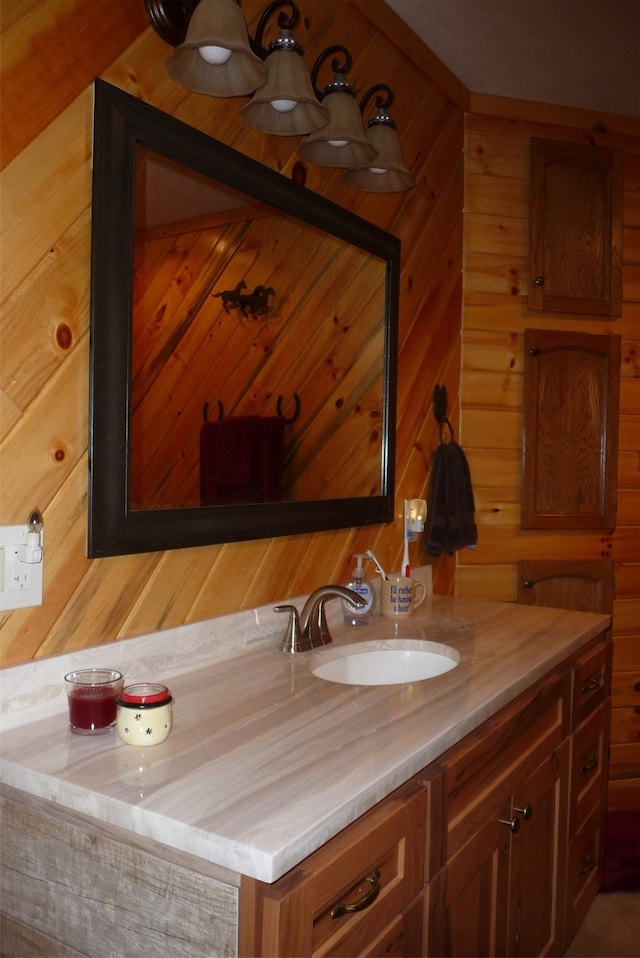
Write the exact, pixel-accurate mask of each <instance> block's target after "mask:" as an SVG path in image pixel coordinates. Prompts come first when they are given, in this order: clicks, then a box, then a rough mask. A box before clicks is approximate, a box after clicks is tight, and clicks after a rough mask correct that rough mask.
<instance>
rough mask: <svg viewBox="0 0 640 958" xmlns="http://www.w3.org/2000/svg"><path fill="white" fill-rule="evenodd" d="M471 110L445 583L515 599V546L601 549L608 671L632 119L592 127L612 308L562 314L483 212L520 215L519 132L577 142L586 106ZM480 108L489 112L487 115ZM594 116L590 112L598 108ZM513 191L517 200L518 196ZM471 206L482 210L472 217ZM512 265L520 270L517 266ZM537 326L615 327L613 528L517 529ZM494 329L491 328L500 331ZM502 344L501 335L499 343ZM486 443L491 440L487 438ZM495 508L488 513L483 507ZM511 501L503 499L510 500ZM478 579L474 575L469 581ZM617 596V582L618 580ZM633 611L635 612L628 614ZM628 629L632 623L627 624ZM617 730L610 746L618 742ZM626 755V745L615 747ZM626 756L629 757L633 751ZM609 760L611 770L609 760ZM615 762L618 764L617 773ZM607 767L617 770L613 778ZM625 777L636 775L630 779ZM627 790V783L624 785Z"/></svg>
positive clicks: (628, 465)
mask: <svg viewBox="0 0 640 958" xmlns="http://www.w3.org/2000/svg"><path fill="white" fill-rule="evenodd" d="M471 102H472V112H471V113H470V114H468V115H467V117H466V141H465V149H466V153H465V157H466V162H465V251H464V261H465V294H464V306H463V368H462V374H461V395H462V437H463V442H464V441H465V436H466V437H468V438H467V442H468V443H469V449H468V459H469V463H470V468H471V471H472V476H473V478H474V488H475V490H476V503H477V505H479V509H478V514H477V517H476V518H477V521H478V524H479V529H478V548H477V549H476V551H475V552H473V553H462V552H461V553H459V554H458V556H457V568H456V591H457V592H458V594H460V595H477V594H487V595H490V596H491V597H492V598H500V599H503V600H515V598H516V595H517V589H516V571H515V570H516V565H515V564H516V563H517V562H518V561H519V560H520V559H523V558H525V557H527V558H531V559H537V560H545V559H549V558H551V557H552V556H561V557H562V558H563V559H575V560H581V559H600V558H604V559H613V560H614V561H615V575H616V581H617V583H618V588H619V589H622V590H623V592H622V595H624V598H621V597H619V598H618V599H616V601H615V603H614V611H613V642H614V656H613V667H614V679H615V678H616V676H617V675H626V673H627V672H633V670H634V669H640V651H639V645H640V634H639V633H638V631H637V619H638V616H639V615H640V611H639V610H638V607H637V602H638V600H640V576H638V573H637V569H638V563H639V561H640V555H639V553H638V541H639V540H640V528H639V526H638V522H639V519H638V515H639V513H638V489H639V485H640V474H639V473H638V466H637V462H638V460H637V428H638V420H639V418H640V417H639V410H640V406H639V404H638V402H637V399H638V397H637V396H636V392H637V388H636V387H637V383H638V379H639V377H638V358H637V357H638V352H639V350H640V343H639V341H638V315H639V314H638V306H637V302H636V300H635V297H636V296H637V291H636V290H637V287H636V279H635V275H634V273H633V270H634V269H635V267H636V265H637V263H636V260H637V252H636V247H637V242H636V239H637V237H636V235H635V233H636V232H637V226H638V224H639V222H640V210H639V205H638V203H637V197H638V185H639V182H640V163H639V162H638V152H639V150H640V143H639V142H638V140H637V137H636V138H634V136H633V132H634V129H635V131H636V132H637V121H634V122H633V123H632V122H631V120H630V119H629V118H624V117H607V118H606V122H602V123H601V125H600V127H599V130H600V132H598V133H597V134H596V137H595V139H596V141H597V142H598V143H599V144H600V145H603V146H612V147H616V148H619V149H624V151H625V157H624V160H625V162H624V167H625V183H624V205H623V210H624V213H623V218H624V222H625V229H626V232H627V233H630V232H632V231H634V232H633V235H632V236H631V238H630V239H628V240H627V248H626V250H624V263H625V267H624V274H623V284H624V286H623V306H622V315H621V316H620V318H619V319H616V320H614V321H612V320H610V319H598V318H593V317H591V316H589V317H582V318H581V317H574V316H571V315H564V316H563V315H561V314H557V313H551V312H546V313H544V312H543V313H539V314H537V315H535V319H533V316H534V314H533V313H531V312H530V311H529V309H528V306H527V303H526V299H525V297H526V294H527V285H528V283H527V278H526V270H527V263H528V251H527V250H526V249H525V250H524V255H523V256H522V257H518V256H514V257H513V258H508V257H507V256H504V255H501V254H500V252H496V250H497V248H498V246H499V241H500V236H499V235H496V231H495V230H493V231H492V229H491V220H490V219H489V217H491V216H493V217H494V222H499V221H500V220H501V219H502V218H503V217H508V222H509V223H511V222H512V220H521V222H522V225H523V226H524V228H525V229H526V228H527V222H528V189H529V138H530V137H532V136H536V137H538V136H543V137H555V138H557V139H561V140H564V141H568V142H576V143H587V142H589V141H590V140H591V136H592V134H593V131H594V127H593V123H592V122H591V121H592V120H593V114H591V113H586V112H584V111H568V110H566V109H564V108H562V109H559V110H556V109H555V108H549V109H547V108H546V107H543V106H542V105H541V104H537V105H535V104H516V102H515V101H509V102H507V101H504V100H495V99H493V98H478V97H477V96H476V95H472V97H471ZM489 114H491V115H489ZM601 119H602V118H601ZM518 203H519V204H520V205H521V207H520V209H519V208H518ZM479 216H482V217H483V219H480V218H479ZM523 270H524V273H523ZM534 325H535V326H536V327H537V328H540V329H545V330H561V329H572V330H576V331H581V332H589V333H593V334H596V335H606V334H609V333H618V334H619V335H620V336H621V339H622V358H621V367H620V374H621V383H620V434H621V436H622V438H621V440H620V443H619V452H618V524H617V528H616V529H615V531H614V532H613V533H611V531H610V530H603V532H602V534H601V535H598V534H597V532H594V533H572V532H562V531H559V532H553V533H552V532H535V531H528V530H520V529H519V528H518V525H519V521H518V515H517V509H518V507H519V500H520V445H521V439H520V437H519V435H518V429H517V425H516V424H517V421H518V418H519V417H521V416H522V391H521V388H520V387H519V386H517V385H516V384H517V383H518V381H519V380H521V358H520V353H521V349H522V334H523V330H524V329H525V328H526V327H527V326H534ZM501 337H502V338H501ZM509 344H510V345H509ZM496 447H497V448H496ZM503 502H504V504H505V508H504V512H501V513H492V512H491V509H492V507H494V508H496V509H500V508H501V506H502V504H503ZM514 506H515V510H514ZM479 583H481V585H479ZM618 595H619V596H620V595H621V593H620V592H619V593H618ZM633 623H635V624H633ZM630 630H633V632H631V631H630ZM627 748H628V743H624V742H621V743H619V744H618V745H614V746H613V749H614V750H615V749H619V750H623V749H627ZM623 754H624V755H625V756H626V760H627V761H629V760H630V758H631V754H632V753H629V752H625V753H622V751H621V752H620V755H621V756H622V755H623ZM633 757H634V758H637V756H636V755H635V753H634V754H633ZM624 761H625V759H624V758H623V757H620V759H619V760H617V759H616V757H615V752H612V764H611V772H610V775H611V778H612V781H611V783H610V803H611V801H612V800H613V802H614V803H616V805H615V807H625V804H627V805H628V803H629V800H630V796H631V789H630V788H629V782H628V780H627V779H624V777H623V769H624ZM616 769H620V772H618V771H616ZM625 774H626V773H625ZM616 777H618V778H619V781H616ZM634 784H635V785H636V786H637V782H635V783H634ZM636 795H637V788H636Z"/></svg>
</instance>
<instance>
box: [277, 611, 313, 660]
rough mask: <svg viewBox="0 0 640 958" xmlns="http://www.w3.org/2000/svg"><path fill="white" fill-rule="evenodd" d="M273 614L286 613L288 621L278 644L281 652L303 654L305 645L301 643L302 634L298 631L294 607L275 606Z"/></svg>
mask: <svg viewBox="0 0 640 958" xmlns="http://www.w3.org/2000/svg"><path fill="white" fill-rule="evenodd" d="M273 611H274V612H288V613H289V621H288V623H287V629H286V632H285V634H284V637H283V639H282V642H281V643H280V651H281V652H289V653H293V652H304V651H306V649H307V645H306V644H305V643H304V642H303V639H302V632H301V631H300V616H299V615H298V610H297V609H296V607H295V605H275V606H274V607H273Z"/></svg>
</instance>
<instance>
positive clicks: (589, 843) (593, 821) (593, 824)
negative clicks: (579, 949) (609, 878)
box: [565, 805, 603, 942]
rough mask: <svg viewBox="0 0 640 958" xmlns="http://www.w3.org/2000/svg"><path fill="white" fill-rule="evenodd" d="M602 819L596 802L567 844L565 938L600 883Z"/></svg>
mask: <svg viewBox="0 0 640 958" xmlns="http://www.w3.org/2000/svg"><path fill="white" fill-rule="evenodd" d="M602 829H603V820H602V809H601V807H600V805H598V806H596V807H595V808H594V809H593V810H592V812H591V814H590V815H589V817H588V818H587V819H586V821H585V822H584V823H583V825H582V827H581V828H580V830H579V831H578V833H577V834H576V836H575V837H574V838H573V839H572V841H571V842H570V844H569V857H568V874H567V909H566V918H567V924H566V927H565V940H566V941H567V942H569V941H571V939H572V938H573V936H574V935H575V933H576V931H577V930H578V928H579V927H580V925H581V924H582V921H583V919H584V917H585V915H586V913H587V911H588V910H589V906H590V905H591V903H592V901H593V899H594V898H595V896H596V895H597V893H598V890H599V888H600V885H601V884H602V869H603V863H602V852H603V833H602Z"/></svg>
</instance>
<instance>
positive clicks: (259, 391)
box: [130, 145, 386, 509]
mask: <svg viewBox="0 0 640 958" xmlns="http://www.w3.org/2000/svg"><path fill="white" fill-rule="evenodd" d="M135 169H136V190H135V196H136V203H135V229H134V236H135V242H134V264H133V337H132V367H131V424H130V505H131V508H132V509H168V508H181V507H188V506H200V505H203V506H214V505H223V504H230V503H245V502H274V501H280V500H284V501H291V500H310V499H334V498H343V497H345V498H350V497H354V496H360V495H369V496H377V495H380V494H381V488H380V482H381V455H382V452H381V446H382V418H383V402H384V395H383V381H384V379H383V372H384V346H385V308H386V300H385V294H386V288H385V287H386V262H385V261H384V260H382V259H381V258H379V257H376V256H373V255H371V254H370V253H369V252H367V251H365V250H363V249H361V248H359V247H358V246H355V245H353V244H351V243H348V242H346V241H345V240H343V239H340V238H338V237H336V236H334V235H332V234H331V233H327V232H325V231H323V230H321V229H318V228H317V227H315V226H313V225H311V224H309V223H307V222H305V221H303V220H300V219H296V218H295V217H293V216H290V215H287V214H286V213H284V212H283V211H281V210H279V209H277V208H275V207H273V206H271V205H270V204H268V203H264V202H259V201H256V200H255V199H254V198H252V197H250V196H248V195H246V194H244V193H241V192H239V191H237V190H235V189H233V188H231V187H230V186H228V185H225V184H224V183H221V182H218V181H215V180H212V179H211V178H209V177H205V176H203V175H201V174H199V173H197V172H196V171H194V170H190V169H188V168H186V167H184V166H182V165H180V164H177V163H175V162H173V161H171V160H169V159H167V158H166V157H163V156H161V155H160V154H158V153H155V152H153V151H150V150H148V149H147V148H145V147H143V146H141V145H137V147H136V165H135Z"/></svg>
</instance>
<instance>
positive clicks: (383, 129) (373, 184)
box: [343, 115, 415, 193]
mask: <svg viewBox="0 0 640 958" xmlns="http://www.w3.org/2000/svg"><path fill="white" fill-rule="evenodd" d="M367 139H368V140H369V142H370V143H371V144H372V146H374V147H375V149H376V152H377V154H378V155H377V157H376V159H375V160H374V161H373V163H369V164H367V165H366V166H362V167H361V168H360V169H357V170H348V171H347V172H346V173H345V174H344V177H343V179H344V181H345V183H346V184H347V185H348V186H353V187H355V188H356V189H357V190H366V192H368V193H401V192H402V191H403V190H410V189H411V188H412V187H413V186H415V179H414V178H413V175H412V174H411V173H410V172H409V170H408V169H407V168H406V166H405V165H404V161H403V159H402V148H401V146H400V139H399V138H398V134H397V133H396V131H395V128H394V125H393V123H391V122H390V121H389V119H388V117H386V115H385V116H384V117H381V119H380V120H378V118H377V117H376V118H375V119H374V120H372V121H370V123H369V126H368V128H367Z"/></svg>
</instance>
